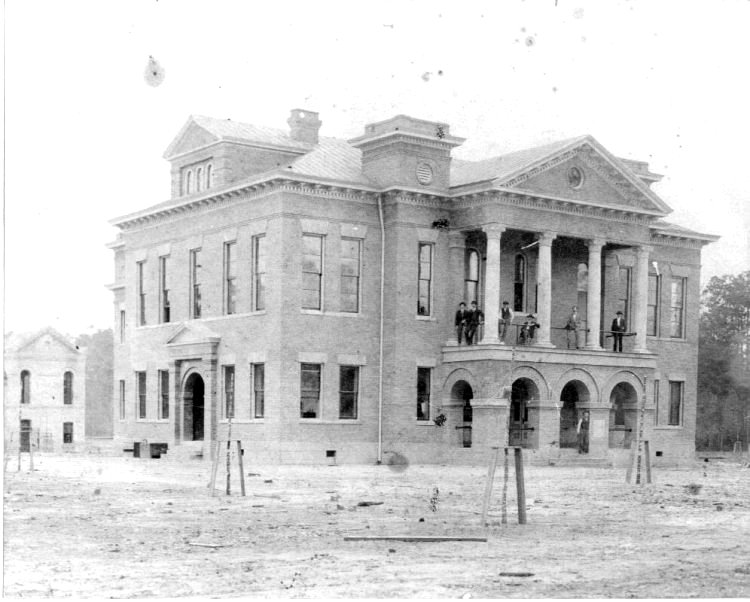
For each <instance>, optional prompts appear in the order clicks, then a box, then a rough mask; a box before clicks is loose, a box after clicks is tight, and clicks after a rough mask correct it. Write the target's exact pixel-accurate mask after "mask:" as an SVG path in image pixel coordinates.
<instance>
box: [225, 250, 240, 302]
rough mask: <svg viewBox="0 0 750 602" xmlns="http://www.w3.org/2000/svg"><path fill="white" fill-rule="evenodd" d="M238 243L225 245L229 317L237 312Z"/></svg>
mask: <svg viewBox="0 0 750 602" xmlns="http://www.w3.org/2000/svg"><path fill="white" fill-rule="evenodd" d="M236 252H237V243H236V242H235V241H232V242H225V243H224V312H225V313H226V314H227V315H229V314H233V313H236V311H237V269H236V267H237V258H236V257H235V255H236Z"/></svg>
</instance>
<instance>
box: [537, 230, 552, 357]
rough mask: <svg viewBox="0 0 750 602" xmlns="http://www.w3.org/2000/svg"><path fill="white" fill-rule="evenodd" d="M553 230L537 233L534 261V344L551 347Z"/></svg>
mask: <svg viewBox="0 0 750 602" xmlns="http://www.w3.org/2000/svg"><path fill="white" fill-rule="evenodd" d="M555 236H556V235H555V233H554V232H542V233H540V234H539V239H538V242H539V257H538V259H537V262H536V285H537V311H538V315H537V322H539V330H538V332H537V335H536V345H537V346H541V347H552V343H551V342H550V334H549V333H550V320H551V319H552V241H553V240H554V239H555Z"/></svg>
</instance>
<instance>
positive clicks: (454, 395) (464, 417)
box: [451, 380, 474, 447]
mask: <svg viewBox="0 0 750 602" xmlns="http://www.w3.org/2000/svg"><path fill="white" fill-rule="evenodd" d="M472 399H474V390H473V389H472V388H471V385H470V384H469V383H467V382H466V381H465V380H458V381H456V382H455V383H454V385H453V387H452V388H451V405H453V406H456V407H459V408H460V416H461V421H462V424H460V425H457V426H456V427H455V428H456V430H457V431H458V432H459V434H460V444H461V445H462V446H463V447H471V423H472V421H473V419H474V411H473V409H472V407H471V400H472Z"/></svg>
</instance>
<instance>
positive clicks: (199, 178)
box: [195, 167, 203, 192]
mask: <svg viewBox="0 0 750 602" xmlns="http://www.w3.org/2000/svg"><path fill="white" fill-rule="evenodd" d="M202 186H203V168H202V167H199V168H198V169H197V170H196V172H195V190H196V192H200V191H201V187H202Z"/></svg>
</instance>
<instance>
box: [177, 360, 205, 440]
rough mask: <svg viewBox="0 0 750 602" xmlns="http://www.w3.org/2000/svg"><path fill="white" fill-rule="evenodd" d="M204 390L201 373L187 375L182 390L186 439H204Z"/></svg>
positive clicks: (184, 437) (184, 438) (184, 434)
mask: <svg viewBox="0 0 750 602" xmlns="http://www.w3.org/2000/svg"><path fill="white" fill-rule="evenodd" d="M204 391H205V385H204V384H203V378H202V377H201V375H200V374H198V373H197V372H193V373H192V374H191V375H190V376H188V377H187V379H186V380H185V386H184V387H183V392H182V400H183V414H182V415H183V431H182V432H183V440H184V441H203V421H204V416H205V415H204V411H205V410H204V408H205V402H204Z"/></svg>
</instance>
